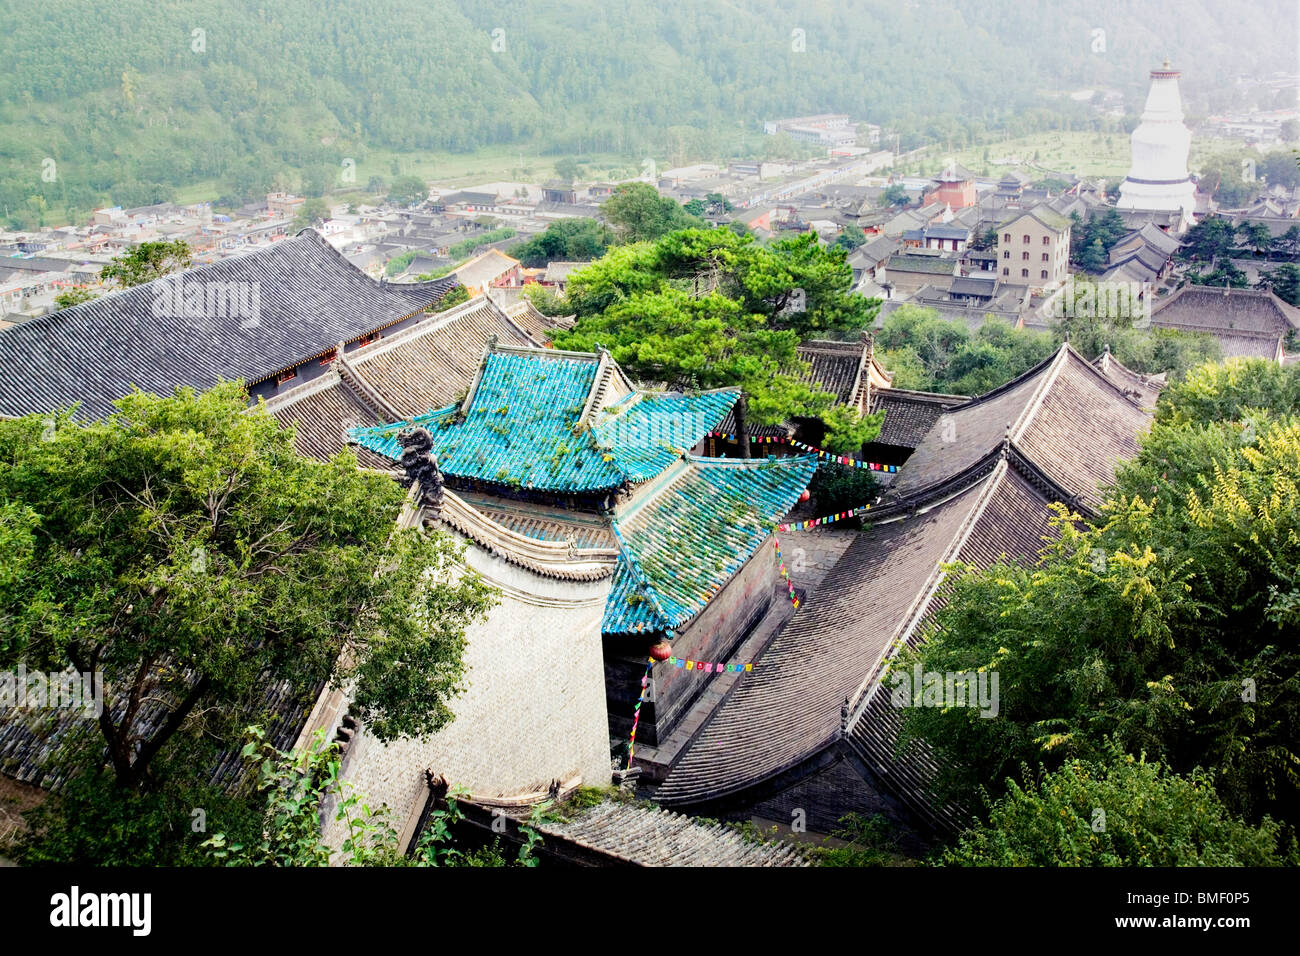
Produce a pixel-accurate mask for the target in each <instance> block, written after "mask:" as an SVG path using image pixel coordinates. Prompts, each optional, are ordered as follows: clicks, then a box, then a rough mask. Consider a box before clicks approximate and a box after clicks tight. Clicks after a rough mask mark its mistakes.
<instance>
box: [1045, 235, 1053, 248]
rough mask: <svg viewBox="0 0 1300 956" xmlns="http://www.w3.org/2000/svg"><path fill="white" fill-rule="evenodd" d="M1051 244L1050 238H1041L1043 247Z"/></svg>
mask: <svg viewBox="0 0 1300 956" xmlns="http://www.w3.org/2000/svg"><path fill="white" fill-rule="evenodd" d="M1051 244H1052V240H1051V237H1050V236H1043V245H1045V246H1050V245H1051Z"/></svg>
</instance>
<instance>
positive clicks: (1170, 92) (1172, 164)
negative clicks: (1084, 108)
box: [1116, 60, 1196, 226]
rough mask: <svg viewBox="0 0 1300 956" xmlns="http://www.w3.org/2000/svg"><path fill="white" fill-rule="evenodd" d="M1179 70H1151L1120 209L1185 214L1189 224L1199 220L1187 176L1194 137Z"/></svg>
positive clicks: (1185, 219)
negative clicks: (1195, 218)
mask: <svg viewBox="0 0 1300 956" xmlns="http://www.w3.org/2000/svg"><path fill="white" fill-rule="evenodd" d="M1181 75H1182V74H1181V73H1180V72H1179V71H1178V70H1171V69H1170V68H1169V61H1168V60H1165V64H1164V66H1163V67H1160V68H1159V69H1155V70H1152V71H1151V91H1150V92H1149V93H1147V103H1146V109H1144V110H1143V111H1142V122H1140V123H1139V124H1138V127H1137V129H1135V130H1133V136H1132V143H1133V164H1132V166H1131V167H1130V168H1129V174H1128V178H1126V179H1125V180H1124V182H1123V184H1122V185H1121V186H1120V187H1119V202H1118V203H1117V204H1116V205H1117V206H1118V207H1119V208H1120V209H1150V210H1158V211H1162V212H1172V211H1173V210H1181V211H1182V214H1183V220H1184V222H1183V225H1184V226H1186V225H1188V224H1190V223H1191V222H1193V219H1192V213H1193V212H1194V211H1195V209H1196V186H1195V185H1194V184H1193V183H1192V180H1191V177H1190V176H1188V174H1187V154H1188V152H1189V151H1190V150H1191V147H1192V133H1191V130H1189V129H1188V128H1187V127H1186V126H1185V125H1183V98H1182V96H1181V95H1179V92H1178V77H1179V76H1181Z"/></svg>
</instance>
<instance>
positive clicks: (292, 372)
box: [275, 368, 298, 385]
mask: <svg viewBox="0 0 1300 956" xmlns="http://www.w3.org/2000/svg"><path fill="white" fill-rule="evenodd" d="M297 377H298V370H297V369H295V368H291V369H289V370H288V371H284V372H281V373H280V374H279V375H277V376H276V377H275V384H276V385H283V384H284V383H285V382H292V381H293V380H294V379H295V378H297Z"/></svg>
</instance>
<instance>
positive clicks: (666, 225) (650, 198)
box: [600, 183, 702, 243]
mask: <svg viewBox="0 0 1300 956" xmlns="http://www.w3.org/2000/svg"><path fill="white" fill-rule="evenodd" d="M600 212H601V215H603V216H604V217H605V219H606V220H607V221H608V222H609V223H610V224H611V225H612V226H614V228H615V229H617V230H618V235H619V240H620V241H621V242H625V243H626V242H642V241H644V240H649V239H658V238H659V237H660V236H664V235H666V234H668V233H670V232H672V231H674V230H676V229H689V228H691V227H693V226H700V225H702V223H701V222H700V220H699V219H698V218H696V217H695V216H692V215H691V214H690V213H688V212H687V211H686V210H685V209H683V208H682V207H681V206H680V205H678V204H677V202H676V201H675V200H672V199H669V198H667V197H666V196H660V195H659V191H658V190H657V189H655V188H654V187H653V186H651V185H650V184H649V183H623V184H622V185H621V186H619V187H618V188H617V189H615V190H614V193H613V195H612V196H610V197H609V198H608V199H606V200H605V202H604V203H602V204H601V207H600Z"/></svg>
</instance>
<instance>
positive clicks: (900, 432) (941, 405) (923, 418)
mask: <svg viewBox="0 0 1300 956" xmlns="http://www.w3.org/2000/svg"><path fill="white" fill-rule="evenodd" d="M966 401H969V399H967V398H966V397H965V396H960V395H936V394H931V393H928V392H910V391H905V390H903V389H895V388H881V389H877V390H876V391H874V392H872V402H871V413H872V414H873V415H874V414H875V413H876V412H879V411H884V413H885V423H884V424H883V425H882V426H881V428H880V435H879V437H877V438H876V441H877V442H878V443H880V444H882V445H894V446H897V447H899V448H915V447H916V446H917V445H919V444H920V443H921V441H922V440H923V439H924V438H925V436H926V435H927V434H929V432H930V429H931V428H932V427H934V423H935V421H936V420H937V419H938V418H939V416H940V415H942V414H943V412H944V410H945V409H947V408H951V407H952V406H954V405H960V404H962V403H963V402H966Z"/></svg>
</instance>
